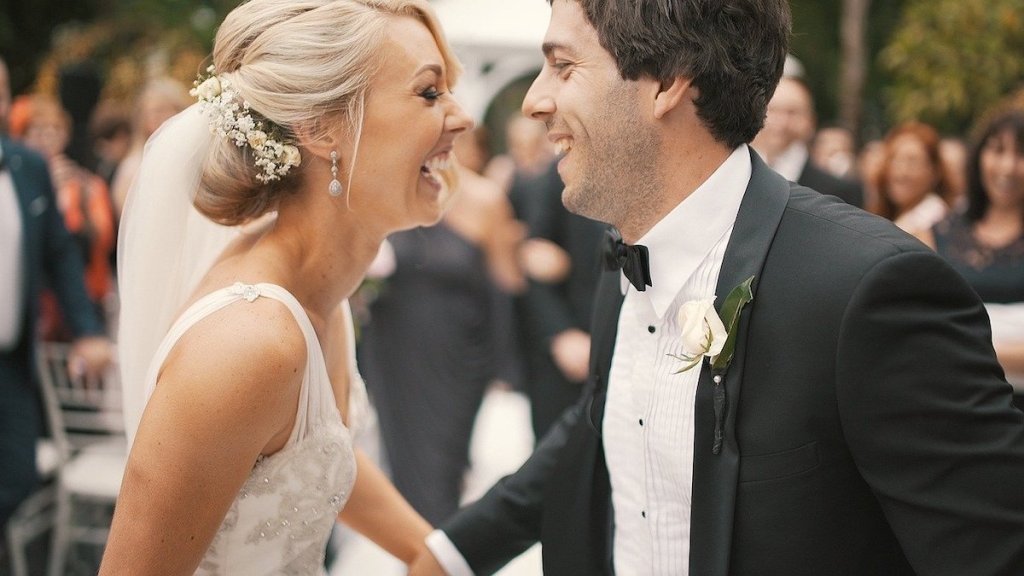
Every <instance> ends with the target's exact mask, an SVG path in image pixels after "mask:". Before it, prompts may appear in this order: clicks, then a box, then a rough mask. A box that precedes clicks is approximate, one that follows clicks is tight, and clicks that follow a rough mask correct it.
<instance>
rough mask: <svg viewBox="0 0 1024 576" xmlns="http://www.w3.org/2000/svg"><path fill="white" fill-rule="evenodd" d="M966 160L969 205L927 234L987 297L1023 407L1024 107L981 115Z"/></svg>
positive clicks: (995, 339)
mask: <svg viewBox="0 0 1024 576" xmlns="http://www.w3.org/2000/svg"><path fill="white" fill-rule="evenodd" d="M967 166H968V169H967V204H966V209H965V210H963V211H957V212H955V213H953V214H952V215H950V216H949V217H948V218H947V219H945V220H943V221H942V222H940V223H939V224H937V225H936V226H935V227H934V228H932V229H931V230H930V231H925V232H924V233H923V234H922V235H921V239H922V240H923V241H924V242H925V243H926V244H928V245H930V246H932V247H933V248H935V250H936V251H937V252H938V253H939V254H940V255H942V256H944V257H945V258H946V259H947V260H948V261H949V262H950V264H952V265H953V267H954V268H956V270H957V271H958V272H960V274H962V275H963V277H964V278H966V279H967V281H968V282H969V283H970V284H971V286H972V287H973V288H974V290H975V292H977V293H978V296H980V297H981V299H982V301H984V302H985V307H986V309H987V310H988V313H989V317H990V319H991V322H992V343H993V345H994V346H995V349H996V355H997V356H998V357H999V362H1000V364H1002V366H1003V369H1004V370H1005V371H1006V377H1007V380H1009V381H1010V383H1011V384H1013V387H1014V391H1015V395H1014V403H1015V404H1016V405H1017V406H1018V407H1019V408H1021V409H1024V108H1009V109H1002V110H997V111H995V112H993V113H991V114H990V115H989V116H987V117H986V118H984V119H983V120H982V121H981V122H979V125H978V126H977V128H976V130H975V132H974V141H973V145H972V146H971V148H970V151H969V154H968V161H967Z"/></svg>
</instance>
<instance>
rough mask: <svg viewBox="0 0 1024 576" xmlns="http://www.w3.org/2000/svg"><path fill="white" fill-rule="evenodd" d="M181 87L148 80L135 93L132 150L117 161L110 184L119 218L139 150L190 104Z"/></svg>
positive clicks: (139, 158) (136, 167) (139, 159)
mask: <svg viewBox="0 0 1024 576" xmlns="http://www.w3.org/2000/svg"><path fill="white" fill-rule="evenodd" d="M190 103H191V102H190V100H189V97H188V91H187V90H186V89H185V87H184V86H183V85H182V84H181V83H180V82H177V81H175V80H172V79H170V78H155V79H153V80H150V81H149V82H148V83H147V84H146V85H145V86H144V87H143V88H142V91H141V92H139V95H138V96H137V98H136V101H135V110H134V112H133V117H132V149H131V151H130V152H129V153H128V155H127V156H125V157H124V159H123V160H122V161H121V163H120V165H119V166H118V169H117V172H116V173H115V174H114V181H113V184H111V198H112V199H113V201H114V215H115V216H116V217H118V218H120V215H121V211H122V210H123V209H124V200H125V197H127V195H128V189H129V188H130V187H131V184H132V181H133V180H134V179H135V175H136V174H137V173H138V171H139V165H140V164H141V163H142V148H143V146H145V145H146V140H148V139H149V137H150V136H151V135H152V134H153V132H156V129H157V128H159V127H160V125H161V124H163V123H164V121H165V120H167V119H168V118H170V117H171V116H174V115H175V114H177V113H178V112H181V111H182V110H184V109H185V107H186V106H188V105H189V104H190Z"/></svg>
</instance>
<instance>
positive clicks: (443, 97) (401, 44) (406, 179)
mask: <svg viewBox="0 0 1024 576" xmlns="http://www.w3.org/2000/svg"><path fill="white" fill-rule="evenodd" d="M387 37H388V39H387V40H386V41H385V42H384V45H383V47H382V50H381V59H382V65H381V67H380V70H379V72H378V73H377V74H375V75H374V78H373V80H372V81H371V84H370V89H369V93H368V94H367V98H366V115H365V119H364V123H363V133H362V137H361V142H360V144H359V151H358V156H357V158H356V160H355V173H354V175H353V179H352V191H351V194H352V195H351V197H350V204H351V206H352V207H353V208H354V209H357V210H358V209H361V208H363V207H366V208H367V211H365V212H362V213H364V214H374V215H375V216H380V217H381V218H382V220H381V225H382V226H383V227H385V228H387V229H389V230H400V229H406V228H412V227H415V226H421V225H428V224H434V223H436V222H437V221H438V220H439V219H440V218H441V216H442V214H443V209H444V206H445V204H446V203H445V197H446V196H447V189H448V187H447V186H446V185H445V184H444V181H443V178H442V175H441V170H442V169H444V168H446V167H447V165H448V163H449V162H451V161H453V160H454V157H453V156H452V155H451V150H452V143H453V141H454V140H455V137H456V136H457V135H459V134H460V133H462V132H464V131H466V130H468V129H470V128H472V126H473V121H472V119H470V118H469V116H467V115H466V113H465V112H464V111H463V110H462V108H461V107H460V106H459V105H458V103H457V102H456V101H455V100H454V99H453V98H452V95H451V92H450V89H449V87H448V84H447V81H446V78H447V70H446V69H445V64H444V59H443V58H442V56H441V52H440V50H438V47H437V42H436V41H435V40H434V37H433V36H432V35H431V34H430V31H429V30H428V29H427V27H426V26H424V25H423V24H422V23H421V22H419V21H417V20H415V19H413V18H409V17H397V18H394V19H393V20H392V21H391V23H390V24H389V27H388V34H387ZM361 211H362V210H361Z"/></svg>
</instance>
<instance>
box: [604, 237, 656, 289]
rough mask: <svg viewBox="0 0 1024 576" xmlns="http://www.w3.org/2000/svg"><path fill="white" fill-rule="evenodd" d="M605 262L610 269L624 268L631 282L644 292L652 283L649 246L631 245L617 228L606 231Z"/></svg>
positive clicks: (623, 270)
mask: <svg viewBox="0 0 1024 576" xmlns="http://www.w3.org/2000/svg"><path fill="white" fill-rule="evenodd" d="M605 241H606V244H605V251H604V263H605V265H606V266H607V267H608V269H609V270H620V269H621V270H622V273H623V274H625V275H626V278H627V279H628V280H629V283H630V284H632V285H633V287H634V288H636V289H637V290H639V291H640V292H643V291H645V290H647V287H648V286H653V284H651V265H650V263H649V262H648V258H647V246H641V245H639V244H637V245H634V246H630V245H629V244H626V243H625V242H623V241H622V235H621V234H619V231H618V230H616V229H615V228H609V229H608V231H607V232H606V233H605Z"/></svg>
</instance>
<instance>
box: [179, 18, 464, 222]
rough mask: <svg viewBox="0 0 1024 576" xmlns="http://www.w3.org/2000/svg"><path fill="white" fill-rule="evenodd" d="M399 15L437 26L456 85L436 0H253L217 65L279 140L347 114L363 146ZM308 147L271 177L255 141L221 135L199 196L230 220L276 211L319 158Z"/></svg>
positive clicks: (226, 34) (313, 133)
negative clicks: (391, 24) (265, 175)
mask: <svg viewBox="0 0 1024 576" xmlns="http://www.w3.org/2000/svg"><path fill="white" fill-rule="evenodd" d="M394 16H411V17H413V18H415V19H417V20H419V21H421V22H423V24H424V25H425V26H426V27H427V29H428V30H430V33H431V34H432V35H433V36H434V39H435V40H436V41H437V45H438V47H439V49H440V52H441V55H442V57H443V58H444V61H445V66H446V68H447V71H448V77H447V82H448V84H449V85H453V84H454V82H455V80H456V78H457V76H458V74H459V72H461V66H460V65H459V63H458V61H457V60H456V58H455V57H454V55H453V54H452V52H451V48H450V47H449V46H448V43H447V41H446V40H445V39H444V35H443V33H442V31H441V27H440V25H439V23H438V22H437V18H436V16H435V15H434V12H433V10H432V9H431V8H430V6H429V4H427V2H426V0H250V1H249V2H246V3H244V4H242V5H240V6H238V7H237V8H235V9H234V10H232V11H231V13H230V14H228V16H227V18H225V19H224V22H223V23H222V24H221V26H220V29H219V30H218V31H217V38H216V40H215V44H214V50H213V69H214V72H213V73H214V74H216V75H217V77H218V78H220V79H222V80H228V81H229V82H230V84H231V86H232V89H233V90H235V91H236V92H237V93H238V95H239V98H240V99H241V100H244V101H246V102H248V103H249V105H250V113H251V114H252V115H253V117H254V118H257V119H262V120H263V121H264V124H265V125H266V126H267V127H268V129H269V130H273V131H275V132H276V134H277V135H276V137H277V138H278V139H279V140H284V141H288V142H290V143H292V144H296V145H300V144H301V143H300V142H299V140H298V137H297V134H302V135H303V137H304V138H306V139H309V140H312V141H316V140H319V139H320V138H323V137H324V136H325V135H326V134H327V133H328V131H329V130H331V129H336V128H337V126H338V122H341V123H343V125H344V126H345V127H346V129H347V131H348V133H349V134H350V135H351V137H352V138H353V139H354V142H355V147H354V149H355V150H357V151H358V148H359V146H358V144H359V137H360V132H361V129H362V121H363V112H364V108H365V99H366V95H367V90H368V87H369V85H370V79H371V77H372V76H373V74H374V73H375V72H376V70H377V69H378V67H379V66H386V65H387V63H386V62H382V61H381V58H380V57H379V55H380V54H381V52H382V50H381V46H382V45H383V43H384V41H385V35H386V28H385V27H386V25H387V23H388V21H389V19H390V18H392V17H394ZM238 104H239V106H241V105H242V102H238ZM300 150H301V149H300ZM301 153H302V155H303V162H302V164H301V165H300V166H298V167H295V168H292V169H291V170H290V171H289V172H288V173H287V174H286V175H284V176H283V177H281V178H279V179H277V180H273V181H270V182H261V181H260V180H259V179H257V175H258V174H260V173H261V169H260V168H259V167H257V166H256V165H255V158H254V156H253V152H252V149H251V148H250V147H249V146H248V145H245V146H242V147H238V146H236V145H235V143H234V142H233V141H232V140H231V139H229V138H221V137H216V136H215V137H214V141H213V143H212V145H211V148H210V152H209V156H208V158H207V162H206V166H205V169H204V171H203V175H202V179H201V182H200V185H199V190H198V192H197V195H196V198H195V200H194V204H195V206H196V208H197V209H198V210H199V211H200V212H202V213H203V214H204V215H206V216H207V217H208V218H210V219H211V220H213V221H215V222H218V223H220V224H225V225H237V224H242V223H245V222H247V221H249V220H251V219H253V218H257V217H259V216H261V215H263V214H265V213H266V212H268V211H271V210H274V209H275V208H276V206H277V203H278V200H279V199H280V198H281V197H282V196H283V195H285V194H289V193H292V192H294V191H295V190H296V189H297V188H298V186H299V184H300V182H301V180H302V178H303V175H304V173H305V170H307V169H309V166H310V165H311V164H312V162H309V160H310V158H311V156H310V155H309V153H308V152H306V151H305V150H301ZM352 162H355V158H353V159H352ZM324 193H325V194H326V191H325V192H324Z"/></svg>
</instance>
